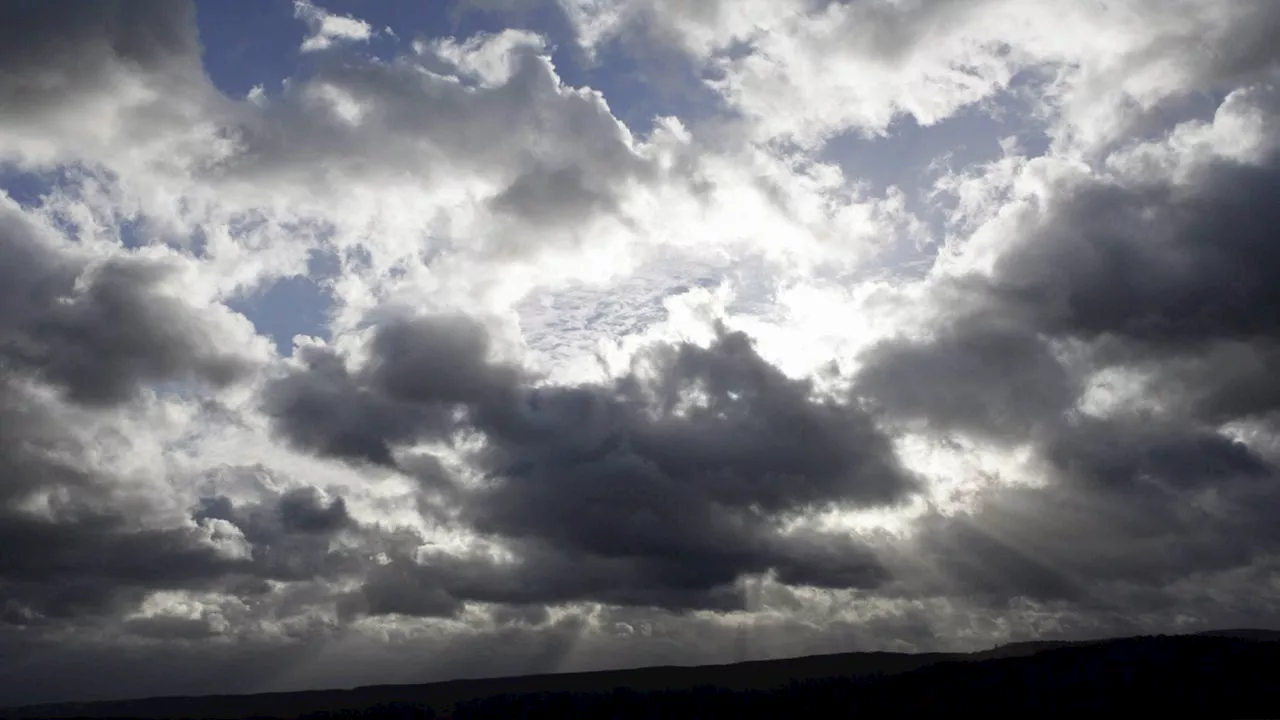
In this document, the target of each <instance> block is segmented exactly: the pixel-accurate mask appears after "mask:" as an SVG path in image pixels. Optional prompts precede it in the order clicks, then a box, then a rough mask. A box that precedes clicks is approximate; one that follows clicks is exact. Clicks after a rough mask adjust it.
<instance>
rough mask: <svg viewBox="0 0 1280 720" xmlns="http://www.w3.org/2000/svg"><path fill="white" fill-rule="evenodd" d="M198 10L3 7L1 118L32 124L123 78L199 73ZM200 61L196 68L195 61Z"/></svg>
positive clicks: (18, 1)
mask: <svg viewBox="0 0 1280 720" xmlns="http://www.w3.org/2000/svg"><path fill="white" fill-rule="evenodd" d="M199 57H200V44H199V41H198V39H197V37H196V25H195V6H194V5H193V4H191V3H189V2H181V1H180V2H167V1H165V0H103V1H102V2H98V1H97V0H71V1H70V2H62V3H59V4H58V5H56V6H54V5H51V4H49V3H45V2H40V1H39V0H13V1H12V2H6V3H5V4H4V7H3V8H0V116H9V117H11V118H12V117H13V116H15V115H16V116H17V117H18V118H31V117H33V116H39V115H41V114H43V113H46V112H48V111H50V110H51V109H54V108H56V107H58V106H60V105H63V104H74V103H75V102H76V101H77V97H78V96H83V95H85V94H92V93H98V92H101V91H102V90H103V89H104V87H106V86H109V85H111V84H113V83H112V78H111V74H112V73H113V72H117V71H124V72H142V73H163V72H169V71H172V70H173V69H174V67H175V65H176V66H178V67H180V68H182V69H186V70H190V69H192V68H195V69H196V70H197V71H198V69H199ZM192 61H194V63H193V62H192Z"/></svg>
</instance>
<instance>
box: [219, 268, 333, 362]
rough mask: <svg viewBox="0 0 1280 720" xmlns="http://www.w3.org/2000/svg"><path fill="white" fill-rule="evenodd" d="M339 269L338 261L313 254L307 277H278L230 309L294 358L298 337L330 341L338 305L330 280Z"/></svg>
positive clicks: (240, 298)
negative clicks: (335, 305) (294, 345)
mask: <svg viewBox="0 0 1280 720" xmlns="http://www.w3.org/2000/svg"><path fill="white" fill-rule="evenodd" d="M337 270H338V263H337V260H336V258H334V257H332V256H330V255H327V254H323V253H312V255H311V257H310V258H309V259H308V261H307V274H306V275H290V276H286V277H280V278H275V279H273V280H271V281H269V282H268V283H266V284H264V285H262V286H259V287H258V288H256V289H255V290H254V291H252V292H249V293H246V294H244V295H240V296H238V297H235V298H232V299H231V300H229V301H227V307H229V308H231V309H232V310H234V311H236V312H238V313H240V314H242V315H244V316H245V317H246V318H248V319H249V321H250V322H252V323H253V326H254V328H255V329H256V330H257V331H258V333H259V334H261V335H265V336H267V337H269V338H271V339H272V341H273V342H275V344H276V350H277V352H279V353H280V354H281V355H291V354H292V353H293V338H294V337H295V336H296V335H311V336H315V337H320V338H324V339H326V340H328V339H329V318H330V312H331V310H332V308H333V306H334V298H333V294H332V292H331V290H330V287H329V281H330V280H331V279H332V277H333V276H334V275H335V274H336V273H337Z"/></svg>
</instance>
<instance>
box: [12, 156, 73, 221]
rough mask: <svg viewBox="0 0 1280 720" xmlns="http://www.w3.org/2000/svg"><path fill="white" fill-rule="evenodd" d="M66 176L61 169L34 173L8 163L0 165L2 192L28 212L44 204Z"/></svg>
mask: <svg viewBox="0 0 1280 720" xmlns="http://www.w3.org/2000/svg"><path fill="white" fill-rule="evenodd" d="M65 176H66V171H65V170H63V169H61V168H59V169H57V170H54V171H52V172H32V171H30V170H25V169H22V168H19V167H16V166H14V165H11V164H8V163H0V190H3V191H4V192H5V193H6V194H7V195H8V196H9V197H10V198H12V199H13V201H14V202H16V203H18V205H20V206H22V207H23V208H24V209H27V210H34V209H36V208H38V207H40V206H41V205H43V204H44V200H45V197H46V196H47V195H48V194H49V193H50V192H52V191H53V189H54V187H55V186H57V185H58V183H59V182H61V181H62V180H63V179H64V178H65Z"/></svg>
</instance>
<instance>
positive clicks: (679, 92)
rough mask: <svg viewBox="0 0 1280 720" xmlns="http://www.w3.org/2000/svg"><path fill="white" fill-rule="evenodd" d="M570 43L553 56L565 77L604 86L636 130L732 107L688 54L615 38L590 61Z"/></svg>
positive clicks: (620, 113) (619, 112)
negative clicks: (667, 119) (656, 120)
mask: <svg viewBox="0 0 1280 720" xmlns="http://www.w3.org/2000/svg"><path fill="white" fill-rule="evenodd" d="M653 47H661V46H657V45H655V46H653ZM568 48H570V49H561V50H559V51H558V52H557V54H556V55H555V56H553V60H555V62H556V66H557V69H558V70H559V71H560V75H561V77H562V78H563V79H564V81H565V82H566V83H568V84H570V85H575V86H588V87H591V88H593V89H595V90H599V91H600V92H601V93H603V94H604V97H605V99H606V100H607V101H608V102H609V107H610V109H611V110H612V111H613V113H614V115H615V116H616V117H617V118H618V119H619V120H621V121H622V122H624V123H626V125H627V127H629V128H631V129H632V130H633V131H635V132H639V133H645V132H647V131H648V130H649V129H650V127H651V126H652V123H653V120H654V118H658V117H667V116H675V117H679V118H680V119H681V120H683V121H684V122H685V123H686V124H693V123H697V122H698V121H700V120H704V119H709V118H712V117H715V116H717V115H723V114H724V113H725V112H727V111H728V108H727V107H726V105H725V103H724V100H723V98H722V97H721V96H720V95H719V94H718V93H716V92H715V91H714V90H712V89H711V88H710V87H709V86H708V85H707V84H706V83H705V82H703V78H702V76H701V74H700V73H699V72H698V69H697V67H695V66H694V65H693V64H692V63H691V62H690V61H689V60H688V58H687V57H686V56H685V55H684V54H683V53H678V52H661V51H654V50H653V49H652V48H651V47H648V46H646V45H644V44H643V43H641V42H640V41H628V42H625V43H624V42H622V41H619V40H615V41H612V42H609V43H606V44H605V45H604V46H603V47H602V48H600V50H599V53H598V55H597V57H596V61H595V62H594V63H590V64H587V63H583V62H580V61H581V57H580V53H578V52H576V50H574V49H572V48H573V46H568Z"/></svg>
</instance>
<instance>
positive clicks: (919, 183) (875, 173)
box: [819, 71, 1050, 277]
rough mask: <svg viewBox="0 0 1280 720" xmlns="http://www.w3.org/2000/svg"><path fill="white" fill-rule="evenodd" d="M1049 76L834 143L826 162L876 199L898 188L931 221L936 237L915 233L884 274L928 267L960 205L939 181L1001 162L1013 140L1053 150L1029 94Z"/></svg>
mask: <svg viewBox="0 0 1280 720" xmlns="http://www.w3.org/2000/svg"><path fill="white" fill-rule="evenodd" d="M1044 81H1045V78H1044V77H1043V76H1042V75H1041V74H1040V73H1038V72H1036V71H1027V72H1024V73H1021V74H1019V75H1018V76H1016V77H1014V79H1013V81H1012V82H1011V83H1010V85H1009V87H1008V88H1007V89H1006V90H1005V91H1003V92H1001V93H998V94H996V95H994V96H992V97H991V98H988V99H987V100H986V101H984V102H982V103H978V104H974V105H970V106H967V107H964V108H961V109H960V110H959V111H957V112H956V113H954V114H953V115H951V116H950V117H947V118H945V119H943V120H941V121H940V122H937V123H934V124H932V125H921V124H920V123H919V121H917V120H916V118H915V116H913V115H902V116H899V117H898V118H896V119H895V120H894V122H893V123H892V124H891V125H890V126H889V127H888V128H887V129H886V131H885V133H884V134H883V135H878V136H869V135H867V134H865V133H862V132H859V131H852V132H848V133H845V134H842V135H839V136H836V137H834V138H832V139H831V140H829V141H828V142H827V143H826V145H825V146H824V147H823V148H822V150H821V152H820V153H819V159H821V160H823V161H824V162H829V163H833V164H835V165H838V166H839V167H840V168H841V170H842V171H843V172H844V174H845V176H846V177H847V178H849V181H850V182H852V183H856V184H859V185H861V186H862V187H863V188H865V189H866V191H867V192H868V193H869V194H871V195H873V196H881V197H883V196H885V195H886V194H887V193H888V192H889V191H890V188H897V189H899V190H900V191H901V192H902V197H903V201H904V204H905V209H906V210H907V211H908V212H909V213H911V214H912V215H914V216H915V217H916V218H917V219H919V220H920V221H921V222H923V223H924V225H925V228H926V231H927V234H928V238H927V240H928V242H925V243H921V242H920V241H921V238H919V237H907V238H904V239H902V240H901V241H899V242H898V243H896V244H894V245H892V246H890V247H889V248H888V249H887V250H886V252H885V253H884V254H883V255H882V256H881V257H880V258H879V263H878V268H877V272H879V271H892V272H894V273H895V274H898V275H900V276H907V277H916V276H921V275H923V274H924V273H925V272H927V271H928V268H929V265H930V264H931V261H932V258H933V257H934V255H935V254H936V251H937V248H938V247H939V244H940V241H941V239H942V238H943V237H944V236H945V229H946V219H947V217H948V215H949V214H950V212H951V211H952V210H953V209H954V207H953V206H954V202H953V201H950V200H949V199H948V198H938V197H936V196H934V195H933V194H932V191H933V187H934V183H935V182H936V181H937V180H938V178H940V177H942V176H944V175H946V174H948V173H951V172H961V171H963V170H964V169H965V168H967V167H972V166H975V165H979V164H982V163H988V162H991V161H993V160H998V159H999V158H1001V157H1002V156H1004V155H1005V153H1006V147H1005V145H1004V144H1003V143H1005V142H1006V141H1007V140H1008V139H1010V138H1013V139H1014V141H1015V144H1016V150H1015V151H1016V152H1017V153H1018V154H1019V155H1022V156H1025V157H1039V156H1041V155H1044V154H1045V153H1046V152H1048V150H1049V144H1050V138H1049V135H1048V134H1047V132H1046V127H1045V125H1044V123H1043V122H1042V121H1041V120H1039V119H1037V118H1036V116H1035V114H1034V108H1033V107H1032V105H1031V102H1030V101H1029V100H1028V98H1029V97H1032V96H1033V94H1032V93H1031V92H1029V91H1030V90H1032V89H1034V88H1035V87H1036V86H1037V85H1038V84H1039V83H1043V82H1044Z"/></svg>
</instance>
